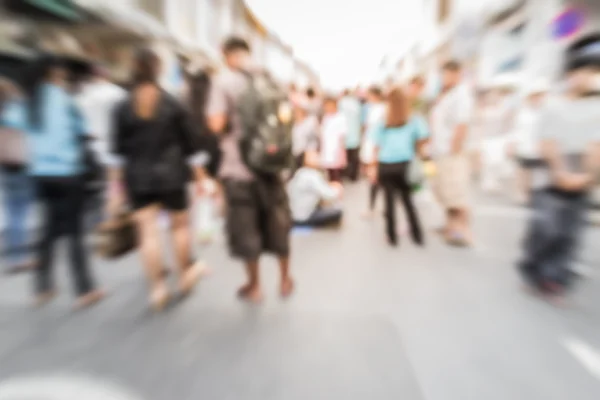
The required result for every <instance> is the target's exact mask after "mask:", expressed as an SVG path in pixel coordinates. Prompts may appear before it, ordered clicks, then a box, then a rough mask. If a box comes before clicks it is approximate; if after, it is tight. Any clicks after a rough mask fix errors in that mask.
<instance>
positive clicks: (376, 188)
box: [369, 183, 379, 211]
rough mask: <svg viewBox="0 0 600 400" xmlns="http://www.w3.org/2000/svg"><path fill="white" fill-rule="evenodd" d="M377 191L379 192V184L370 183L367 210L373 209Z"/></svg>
mask: <svg viewBox="0 0 600 400" xmlns="http://www.w3.org/2000/svg"><path fill="white" fill-rule="evenodd" d="M377 193H379V184H377V183H371V186H370V187H369V211H373V210H374V209H375V202H376V201H377Z"/></svg>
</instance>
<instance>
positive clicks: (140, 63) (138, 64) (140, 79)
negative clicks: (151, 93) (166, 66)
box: [133, 48, 162, 85]
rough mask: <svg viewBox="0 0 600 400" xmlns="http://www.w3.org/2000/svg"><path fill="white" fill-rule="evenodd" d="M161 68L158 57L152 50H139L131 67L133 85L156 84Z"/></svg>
mask: <svg viewBox="0 0 600 400" xmlns="http://www.w3.org/2000/svg"><path fill="white" fill-rule="evenodd" d="M161 67H162V65H161V61H160V57H159V56H158V55H157V54H156V53H155V52H154V51H153V50H152V49H149V48H145V49H142V50H140V51H139V52H138V53H137V54H136V56H135V61H134V65H133V83H134V85H143V84H148V83H151V84H158V80H159V77H160V72H161Z"/></svg>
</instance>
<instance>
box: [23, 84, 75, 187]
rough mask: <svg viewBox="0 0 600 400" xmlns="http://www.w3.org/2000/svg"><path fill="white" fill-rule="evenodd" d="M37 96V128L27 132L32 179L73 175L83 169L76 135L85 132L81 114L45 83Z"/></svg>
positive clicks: (63, 93)
mask: <svg viewBox="0 0 600 400" xmlns="http://www.w3.org/2000/svg"><path fill="white" fill-rule="evenodd" d="M39 90H40V93H39V95H40V96H41V107H40V117H41V118H40V125H39V126H38V127H31V129H30V135H29V137H30V146H31V153H32V154H31V166H30V173H31V174H32V175H34V176H52V177H54V176H59V177H62V176H74V175H78V174H80V173H81V172H82V170H83V163H82V157H81V156H82V153H83V152H82V144H81V138H80V135H84V134H85V133H86V125H85V121H84V119H83V116H82V114H81V112H80V111H79V109H78V107H77V106H76V105H75V103H74V100H73V98H72V97H71V95H70V94H69V93H68V92H67V91H66V90H64V89H63V88H61V87H58V86H54V85H50V84H45V85H43V86H42V87H40V88H39Z"/></svg>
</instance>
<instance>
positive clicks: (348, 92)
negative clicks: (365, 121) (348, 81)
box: [342, 89, 352, 96]
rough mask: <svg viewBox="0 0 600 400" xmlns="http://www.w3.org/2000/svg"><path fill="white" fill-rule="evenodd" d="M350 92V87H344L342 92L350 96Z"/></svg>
mask: <svg viewBox="0 0 600 400" xmlns="http://www.w3.org/2000/svg"><path fill="white" fill-rule="evenodd" d="M350 93H352V91H351V90H350V89H344V92H343V93H342V94H343V95H344V96H350Z"/></svg>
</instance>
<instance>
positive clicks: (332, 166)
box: [320, 97, 348, 182]
mask: <svg viewBox="0 0 600 400" xmlns="http://www.w3.org/2000/svg"><path fill="white" fill-rule="evenodd" d="M323 108H324V111H325V115H324V116H323V121H322V122H321V143H320V153H321V167H322V168H324V169H326V170H327V173H328V175H329V180H330V181H335V182H341V181H342V174H343V171H344V168H346V164H347V161H346V133H347V132H348V124H347V121H346V117H344V115H343V114H342V113H340V112H339V111H338V106H337V100H336V99H335V98H334V97H328V98H326V99H325V102H324V104H323Z"/></svg>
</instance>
